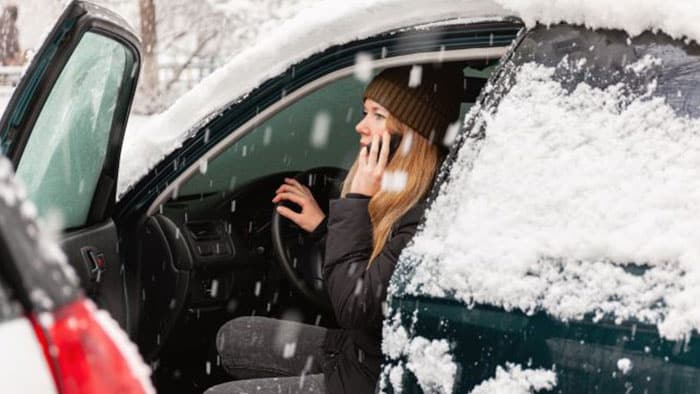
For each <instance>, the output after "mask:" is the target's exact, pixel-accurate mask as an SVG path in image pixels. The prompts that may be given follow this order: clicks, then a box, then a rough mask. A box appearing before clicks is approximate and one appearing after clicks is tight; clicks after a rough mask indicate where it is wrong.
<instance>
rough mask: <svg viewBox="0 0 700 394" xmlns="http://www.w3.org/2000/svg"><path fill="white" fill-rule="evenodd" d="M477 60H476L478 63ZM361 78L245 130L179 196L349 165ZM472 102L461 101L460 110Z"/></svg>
mask: <svg viewBox="0 0 700 394" xmlns="http://www.w3.org/2000/svg"><path fill="white" fill-rule="evenodd" d="M477 63H478V62H477ZM493 63H494V62H493V61H490V62H486V63H484V64H483V65H479V67H485V68H483V69H482V68H477V67H476V66H475V67H471V66H469V67H465V69H464V73H465V77H469V78H474V80H479V79H483V80H485V79H486V78H487V77H488V75H489V74H490V73H491V72H492V71H493V68H494V67H495V65H493ZM364 88H365V83H364V82H362V81H360V80H358V79H357V78H355V77H354V76H348V77H345V78H342V79H340V80H338V81H336V82H333V83H331V84H329V85H326V86H324V87H323V88H321V89H319V90H317V91H315V92H313V93H311V94H309V95H308V96H306V97H304V98H303V99H301V100H299V101H298V102H295V103H293V104H292V105H290V106H289V107H287V108H285V109H283V110H282V111H280V112H279V113H277V114H276V115H274V116H273V117H271V118H270V119H269V120H267V121H265V122H263V123H262V124H261V125H260V126H258V127H256V128H255V129H254V130H253V131H252V132H250V133H248V134H247V135H245V136H244V137H243V138H241V139H240V140H239V141H237V142H236V143H235V144H233V145H232V146H231V147H230V148H228V149H227V150H226V151H224V152H223V153H222V154H221V155H219V156H217V157H216V158H215V159H213V160H211V162H209V163H201V164H200V174H198V175H197V176H195V177H192V178H191V179H190V180H189V181H187V182H186V183H185V184H183V185H182V186H181V187H180V189H179V192H178V194H179V195H180V196H188V195H198V194H207V193H212V192H219V191H226V190H233V189H235V188H236V187H238V186H241V185H244V184H246V183H247V182H249V181H251V180H254V179H259V178H262V177H264V176H266V175H271V174H274V173H279V172H285V171H303V170H306V169H310V168H314V167H338V168H343V169H348V168H349V167H350V166H351V165H352V162H353V161H354V159H355V155H356V153H357V149H356V148H355V147H357V141H358V136H357V133H356V132H355V125H356V124H357V122H359V121H360V119H361V118H362V93H363V91H364ZM472 104H473V103H471V102H465V103H463V104H462V114H464V113H466V112H467V111H468V110H469V108H471V106H472Z"/></svg>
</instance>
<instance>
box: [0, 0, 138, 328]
mask: <svg viewBox="0 0 700 394" xmlns="http://www.w3.org/2000/svg"><path fill="white" fill-rule="evenodd" d="M127 26H128V24H127V23H126V22H125V21H124V20H123V19H121V18H120V17H118V16H117V15H115V14H113V13H112V12H110V11H108V10H106V9H104V8H102V7H99V6H96V5H94V4H91V3H87V2H83V1H73V2H71V3H70V4H68V5H67V6H66V8H65V10H64V12H63V14H62V15H61V17H60V18H59V20H58V21H57V23H56V25H55V26H54V27H53V29H52V30H51V32H50V33H49V35H48V37H47V38H46V40H45V41H44V43H43V45H42V47H41V48H40V49H39V51H38V52H37V53H36V55H35V56H34V58H33V59H32V62H31V64H30V65H29V67H28V69H27V71H26V73H25V75H24V77H23V78H22V80H21V81H20V83H19V85H18V86H17V88H16V90H15V92H14V94H13V96H12V99H11V100H10V102H9V104H8V107H7V108H6V110H5V113H4V114H3V117H2V120H1V121H0V141H1V143H2V148H3V153H4V154H5V155H6V156H7V157H9V158H10V160H11V161H12V163H13V165H14V166H15V168H16V171H17V176H18V177H19V178H20V179H21V180H22V182H23V183H24V185H25V187H26V192H27V196H28V197H29V199H30V200H32V201H33V202H34V203H35V204H36V206H37V208H38V210H39V216H40V217H43V218H44V219H46V220H50V219H51V218H59V219H60V221H54V223H60V229H61V230H63V240H62V246H63V249H64V251H65V253H66V254H67V256H68V259H69V261H70V263H71V265H72V266H73V267H74V268H75V269H76V271H77V273H78V275H79V277H80V279H81V284H82V286H83V288H84V289H85V291H86V292H87V294H88V295H90V296H91V297H92V298H93V299H94V300H95V301H96V302H97V303H98V305H100V306H101V307H102V308H104V309H106V310H108V311H109V312H110V313H111V314H112V316H113V317H114V318H115V319H116V320H117V321H118V322H119V323H120V324H121V325H122V327H123V328H125V329H127V331H128V328H129V327H128V321H127V313H126V308H127V303H126V299H125V295H124V292H123V290H122V289H123V287H122V285H123V283H122V281H123V280H122V270H121V268H120V267H121V262H120V259H119V248H118V238H117V231H116V228H115V225H114V222H113V221H112V219H111V216H112V210H113V207H114V204H115V190H116V179H117V170H118V167H119V155H120V151H121V144H122V140H123V137H124V131H125V127H126V120H127V117H128V114H129V110H130V107H131V103H132V100H133V96H134V91H135V87H136V81H137V78H138V74H139V67H140V56H141V55H140V44H139V41H138V39H137V37H136V36H135V35H134V34H133V33H132V32H131V31H130V30H129V29H128V28H127Z"/></svg>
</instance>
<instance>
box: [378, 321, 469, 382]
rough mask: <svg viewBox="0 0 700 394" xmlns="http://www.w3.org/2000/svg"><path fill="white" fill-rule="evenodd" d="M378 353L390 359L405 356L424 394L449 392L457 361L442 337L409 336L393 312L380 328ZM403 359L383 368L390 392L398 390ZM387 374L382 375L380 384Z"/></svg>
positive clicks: (402, 373)
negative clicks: (380, 337) (390, 386)
mask: <svg viewBox="0 0 700 394" xmlns="http://www.w3.org/2000/svg"><path fill="white" fill-rule="evenodd" d="M382 353H384V354H385V355H387V356H388V357H389V358H390V359H392V360H400V359H402V358H403V357H405V358H406V365H405V368H407V369H408V370H409V371H411V372H412V373H413V375H415V377H416V379H417V380H418V384H419V385H420V387H421V389H422V390H423V392H425V393H428V394H432V393H434V394H442V393H445V394H447V393H451V392H452V389H453V387H454V383H455V379H456V376H457V364H456V363H455V361H454V357H453V356H452V355H451V354H450V344H449V343H448V342H447V341H446V340H444V339H440V340H435V339H434V340H429V339H426V338H423V337H421V336H416V337H414V338H409V337H408V333H407V332H406V329H405V328H404V327H403V326H401V321H400V319H399V315H398V314H395V315H394V317H393V318H392V319H390V321H388V322H387V323H385V325H384V328H383V330H382ZM404 372H405V370H404V363H403V362H402V361H399V363H398V365H395V366H388V368H385V375H388V379H389V383H390V384H391V385H392V387H393V389H394V392H397V393H398V392H401V390H402V378H403V375H404ZM386 378H387V376H383V377H382V385H384V384H386Z"/></svg>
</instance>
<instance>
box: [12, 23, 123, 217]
mask: <svg viewBox="0 0 700 394" xmlns="http://www.w3.org/2000/svg"><path fill="white" fill-rule="evenodd" d="M131 56H132V55H131V53H130V52H129V51H128V50H127V48H125V47H124V46H123V45H121V44H120V43H118V42H116V41H115V40H113V39H110V38H107V37H105V36H101V35H98V34H94V33H86V34H85V35H84V36H83V38H82V39H81V41H80V43H79V44H78V46H77V47H76V49H75V51H74V52H73V54H72V56H71V58H70V60H69V61H68V63H67V64H66V66H65V68H64V69H63V71H62V72H61V75H60V76H59V78H58V80H57V81H56V84H55V85H54V86H53V88H52V90H51V93H50V94H49V97H48V99H47V101H46V103H45V104H44V107H43V108H42V110H41V113H40V114H39V117H38V118H37V121H36V124H35V126H34V128H33V130H32V132H31V136H30V138H29V141H28V142H27V145H26V147H25V150H24V153H23V155H22V158H21V159H20V162H19V166H18V168H17V176H19V177H20V179H22V181H23V182H24V184H25V185H26V187H27V191H28V195H29V198H30V199H31V200H32V201H33V202H34V203H35V204H36V205H37V207H38V209H39V213H40V215H43V214H45V213H46V212H47V211H50V210H52V209H53V210H57V211H58V212H60V213H61V214H62V217H63V221H64V227H65V228H73V227H79V226H82V225H84V224H86V220H87V215H88V212H89V209H90V203H91V201H92V197H93V194H94V192H95V187H96V184H97V181H98V178H99V175H100V172H101V170H102V165H103V163H104V159H105V155H106V151H107V144H108V141H109V137H110V131H111V126H112V121H113V118H114V113H115V109H116V106H117V100H118V96H119V92H120V88H121V85H122V81H123V77H124V73H125V68H126V66H127V61H128V60H131Z"/></svg>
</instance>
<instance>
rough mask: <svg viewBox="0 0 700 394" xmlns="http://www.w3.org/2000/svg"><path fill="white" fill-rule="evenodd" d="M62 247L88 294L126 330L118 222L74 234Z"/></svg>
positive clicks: (66, 238)
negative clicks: (116, 224)
mask: <svg viewBox="0 0 700 394" xmlns="http://www.w3.org/2000/svg"><path fill="white" fill-rule="evenodd" d="M61 248H62V249H63V250H64V251H65V252H66V256H67V257H68V262H69V263H70V264H71V265H72V266H73V268H74V269H75V270H76V272H77V273H78V276H79V278H80V282H81V287H82V288H83V289H84V290H85V291H86V293H87V295H88V296H90V298H92V299H93V300H94V301H95V302H96V303H97V304H98V305H100V306H101V307H102V308H104V309H106V310H108V311H109V312H110V314H111V315H112V318H114V320H116V321H117V322H118V323H119V324H120V325H121V326H122V327H128V324H127V323H128V321H127V316H128V314H127V300H126V298H125V294H124V291H123V274H124V270H123V268H122V264H121V261H120V256H119V243H118V241H117V228H116V226H115V225H114V222H113V221H112V220H111V219H109V220H107V221H106V222H104V223H101V224H98V225H95V226H91V227H89V228H85V229H81V230H78V231H74V232H70V233H68V234H67V235H66V236H65V237H64V238H63V239H62V240H61Z"/></svg>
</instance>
